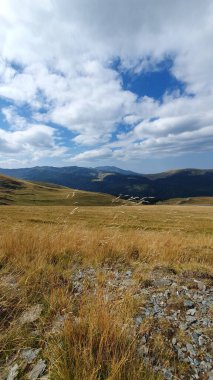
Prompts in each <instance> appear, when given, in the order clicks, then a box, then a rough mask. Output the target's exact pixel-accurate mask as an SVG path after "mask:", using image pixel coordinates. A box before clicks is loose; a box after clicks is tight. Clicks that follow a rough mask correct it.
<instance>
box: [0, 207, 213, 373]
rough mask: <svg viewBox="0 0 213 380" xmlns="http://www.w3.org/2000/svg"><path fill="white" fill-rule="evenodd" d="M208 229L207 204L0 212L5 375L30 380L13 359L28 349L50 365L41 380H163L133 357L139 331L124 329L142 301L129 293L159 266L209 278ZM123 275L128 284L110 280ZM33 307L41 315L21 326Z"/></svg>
mask: <svg viewBox="0 0 213 380" xmlns="http://www.w3.org/2000/svg"><path fill="white" fill-rule="evenodd" d="M212 232H213V208H212V207H208V206H203V207H202V206H200V207H197V206H192V205H189V206H187V207H184V206H173V205H162V206H159V205H158V206H126V205H123V206H117V207H92V206H88V207H83V206H77V205H73V206H51V207H49V206H46V207H41V206H12V205H11V206H1V207H0V274H1V281H0V373H2V378H3V379H4V378H7V377H4V376H6V375H5V372H4V371H6V368H8V367H10V365H12V364H11V363H14V362H16V363H18V368H19V369H18V375H17V376H19V377H17V378H18V379H29V376H28V375H27V371H29V368H28V367H29V366H30V365H29V364H28V365H26V364H23V361H22V359H20V356H19V355H20V352H22V351H23V350H25V349H27V348H34V349H40V351H39V357H41V358H42V360H45V363H46V365H47V367H46V375H45V376H44V377H43V379H52V380H83V379H85V380H142V379H144V380H148V379H150V380H152V379H153V380H154V379H158V380H160V379H164V377H163V376H162V374H160V373H157V372H156V371H153V368H152V366H150V365H149V364H147V363H146V362H145V361H143V360H141V359H140V358H139V356H138V354H137V352H138V351H137V350H138V348H137V341H138V334H142V331H135V330H134V328H131V326H132V323H133V322H132V321H133V318H134V316H135V315H136V314H137V311H138V309H140V308H141V307H143V306H144V304H145V302H146V301H145V299H144V297H143V296H135V295H134V296H133V294H135V293H134V289H135V288H136V287H141V286H143V284H144V286H145V284H149V281H151V280H153V278H154V276H155V270H156V268H161V270H162V271H163V272H164V271H165V273H167V271H171V272H172V273H173V272H174V273H176V274H178V275H180V276H183V277H184V276H189V275H190V273H198V274H199V273H201V274H202V275H203V274H206V275H207V276H212V275H213V234H212ZM94 271H95V280H94ZM128 271H131V272H132V276H133V278H132V280H131V281H132V282H129V283H128V284H130V285H128V286H126V285H125V286H124V285H123V286H122V287H121V286H120V285H116V284H117V283H116V284H115V283H114V282H113V281H114V280H113V279H114V277H113V276H115V274H116V276H117V277H118V276H121V274H123V273H128ZM85 273H88V276H86V277H85V275H84V274H85ZM82 279H83V280H82ZM81 281H83V282H81ZM94 281H95V282H94ZM116 281H117V280H116ZM82 283H83V291H80V290H79V287H80V286H81V284H82ZM123 283H124V284H126V283H125V282H123ZM110 286H111V287H110ZM109 287H110V290H109ZM76 288H77V290H76ZM35 305H40V306H41V310H42V312H41V315H40V316H39V317H38V318H37V319H35V320H31V321H29V322H28V323H21V322H20V321H21V318H22V317H23V313H25V312H26V310H30V308H32V307H33V306H35ZM22 319H23V318H22ZM61 322H63V323H62V325H63V326H62V327H61ZM150 323H151V322H150V321H148V320H147V323H145V325H144V326H145V327H143V328H145V329H147V330H149V329H150ZM165 328H166V327H165ZM159 334H160V333H158V337H156V339H155V341H154V343H153V347H152V353H153V355H154V356H156V358H157V359H156V360H160V361H161V362H163V363H167V362H168V361H169V360H170V354H171V353H170V352H169V350H168V349H167V346H166V342H165V341H164V340H163V336H160V335H159ZM156 342H158V343H156ZM171 360H173V362H174V358H172V359H171ZM165 365H166V364H165ZM175 365H176V367H177V368H176V370H177V374H178V373H181V374H183V376H184V373H185V372H184V371H186V369H185V367H184V368H182V367H181V368H179V367H178V366H179V364H178V363H176V364H175ZM181 371H182V372H181ZM0 378H1V376H0ZM177 378H179V377H177ZM188 378H189V377H187V376H186V375H185V379H188Z"/></svg>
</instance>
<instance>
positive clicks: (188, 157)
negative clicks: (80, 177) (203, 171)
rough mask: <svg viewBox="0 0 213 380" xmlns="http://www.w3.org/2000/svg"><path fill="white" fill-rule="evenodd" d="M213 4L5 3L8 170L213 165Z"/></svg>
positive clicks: (1, 143) (1, 37) (0, 100)
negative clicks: (102, 166) (66, 167)
mask: <svg viewBox="0 0 213 380" xmlns="http://www.w3.org/2000/svg"><path fill="white" fill-rule="evenodd" d="M212 20H213V4H212V1H210V0H206V1H205V3H204V2H203V1H201V0H189V1H188V2H187V3H186V2H185V1H183V0H179V1H178V2H171V1H170V0H161V1H160V2H156V1H155V0H150V1H149V2H147V1H145V0H131V1H130V0H108V1H106V0H91V1H90V2H85V0H60V1H59V0H38V1H36V2H29V1H27V0H8V1H7V2H4V3H3V4H1V6H0V41H1V44H0V167H11V168H13V167H26V166H35V165H55V166H68V165H79V166H98V165H116V166H119V167H121V168H128V169H132V170H136V171H139V172H144V173H147V172H150V173H151V172H157V171H163V170H169V169H175V168H185V167H197V168H212V162H213V160H212V159H213V153H212V151H213V149H212V147H213V111H212V104H213V75H212V66H213V49H212V43H213V41H212V35H213V21H212Z"/></svg>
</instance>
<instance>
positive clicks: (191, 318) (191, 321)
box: [186, 315, 197, 325]
mask: <svg viewBox="0 0 213 380" xmlns="http://www.w3.org/2000/svg"><path fill="white" fill-rule="evenodd" d="M186 320H187V322H188V324H189V325H192V324H193V323H196V322H197V318H195V317H192V316H191V315H187V317H186Z"/></svg>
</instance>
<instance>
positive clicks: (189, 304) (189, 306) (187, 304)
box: [184, 300, 194, 309]
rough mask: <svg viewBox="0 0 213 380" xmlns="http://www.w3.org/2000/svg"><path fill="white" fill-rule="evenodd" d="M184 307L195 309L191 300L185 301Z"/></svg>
mask: <svg viewBox="0 0 213 380" xmlns="http://www.w3.org/2000/svg"><path fill="white" fill-rule="evenodd" d="M184 306H185V307H187V308H189V309H190V308H193V307H194V302H192V301H191V300H186V301H184Z"/></svg>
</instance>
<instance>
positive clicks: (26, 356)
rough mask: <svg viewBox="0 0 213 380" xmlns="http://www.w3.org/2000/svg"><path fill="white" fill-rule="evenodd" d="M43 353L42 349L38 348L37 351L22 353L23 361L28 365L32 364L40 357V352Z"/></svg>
mask: <svg viewBox="0 0 213 380" xmlns="http://www.w3.org/2000/svg"><path fill="white" fill-rule="evenodd" d="M40 351H41V348H38V349H37V350H31V349H29V350H24V351H22V353H21V357H22V359H24V361H25V362H26V363H28V364H30V363H32V361H33V360H34V359H35V358H36V357H37V356H38V354H39V352H40Z"/></svg>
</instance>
